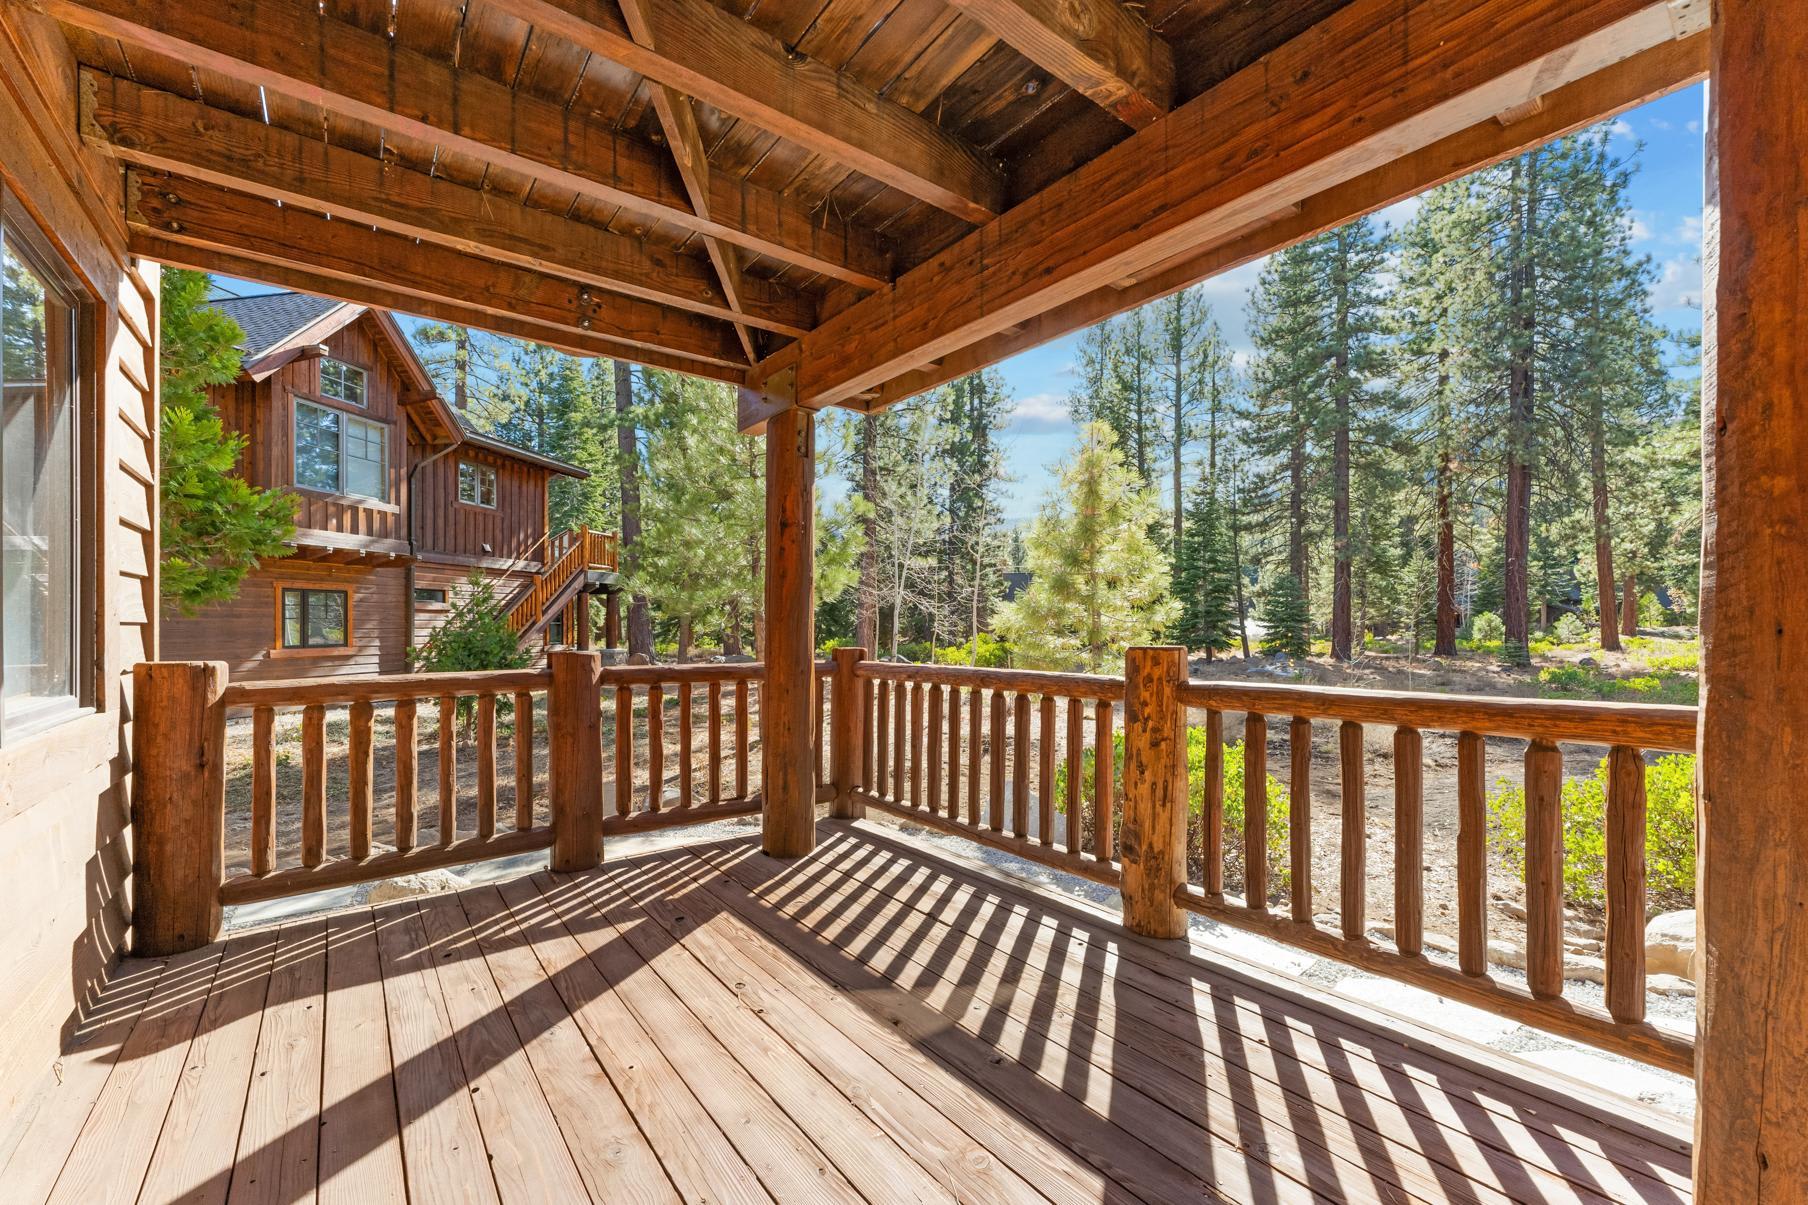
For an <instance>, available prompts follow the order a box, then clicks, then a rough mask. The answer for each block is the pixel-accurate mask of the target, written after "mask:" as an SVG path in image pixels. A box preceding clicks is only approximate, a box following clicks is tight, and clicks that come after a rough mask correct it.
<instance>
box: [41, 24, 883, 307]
mask: <svg viewBox="0 0 1808 1205" xmlns="http://www.w3.org/2000/svg"><path fill="white" fill-rule="evenodd" d="M24 2H27V3H30V4H31V5H33V6H35V7H37V8H40V9H42V10H43V11H44V12H46V13H49V14H50V15H51V16H53V17H55V18H57V19H58V20H60V21H63V22H65V23H66V24H69V25H73V26H76V27H78V28H81V29H86V30H89V31H91V32H94V33H98V34H100V35H102V36H104V37H108V38H118V39H119V40H121V41H122V42H125V43H126V44H128V45H131V46H142V47H144V48H146V49H149V50H154V51H156V52H158V53H159V54H164V55H168V56H170V57H172V58H175V59H178V60H180V61H182V62H186V63H192V64H193V65H195V66H196V67H199V68H203V69H206V70H209V71H216V72H219V73H220V74H222V75H227V76H231V77H233V78H235V79H240V80H244V81H245V82H247V83H250V84H255V85H257V86H259V87H263V88H267V89H268V90H270V91H271V92H275V93H279V94H281V95H283V96H288V97H292V98H294V99H296V100H300V101H302V102H304V103H307V104H311V105H317V106H319V107H320V109H321V110H322V112H323V114H328V115H337V116H341V117H349V118H353V119H356V120H358V121H363V122H368V123H370V124H372V125H375V126H379V127H381V128H382V129H385V130H389V131H392V132H394V133H396V134H401V135H405V136H407V137H409V138H414V139H419V140H420V141H423V142H429V143H434V144H437V145H439V146H442V147H444V148H445V149H447V150H449V151H455V152H457V153H459V154H462V155H468V156H470V157H472V158H474V159H477V160H479V161H481V162H484V163H487V164H490V165H492V166H495V167H501V168H506V169H507V170H509V171H513V172H518V173H520V174H522V175H525V176H529V177H531V178H534V179H538V180H544V181H546V182H547V183H549V184H554V185H557V186H558V187H560V188H564V189H569V190H570V191H573V192H576V193H580V194H582V195H584V196H587V197H592V198H595V199H596V200H599V201H603V202H605V203H608V204H612V205H620V206H622V207H623V208H625V209H627V210H628V211H629V212H631V213H634V214H637V215H639V216H640V217H642V218H643V219H645V220H647V221H649V222H650V221H662V222H669V223H671V224H672V225H674V226H677V227H680V228H682V229H685V230H690V231H693V232H695V233H698V234H708V235H711V236H713V237H716V238H720V239H724V240H726V241H728V242H731V243H734V244H736V245H737V246H740V247H742V248H745V249H746V250H747V251H749V252H753V253H757V254H760V255H766V256H770V257H771V258H773V259H775V260H779V261H781V262H784V263H790V264H795V265H797V266H798V267H801V268H804V269H806V270H808V271H812V272H821V273H823V274H824V275H827V276H832V277H834V278H836V279H838V280H844V281H847V282H849V283H851V284H855V285H858V286H860V287H861V288H865V289H873V288H878V287H879V286H880V285H882V284H884V283H885V282H886V281H888V280H889V279H890V278H891V275H892V273H891V255H890V252H889V250H887V249H886V247H885V246H884V243H883V241H882V240H881V239H880V238H879V237H878V236H877V235H875V234H873V233H872V232H871V231H868V230H864V229H862V228H860V227H858V226H854V225H851V224H849V223H847V222H844V221H842V220H841V219H839V218H838V217H836V216H835V215H834V214H832V213H827V212H824V211H823V210H822V209H821V208H816V209H806V208H804V207H803V206H801V205H799V204H797V203H796V202H795V201H793V200H791V199H790V198H787V197H785V196H783V195H782V194H779V193H776V192H773V191H771V190H770V189H763V188H759V187H756V186H753V185H749V184H745V183H743V182H741V181H734V180H725V179H724V180H717V181H715V182H713V184H712V191H711V194H710V198H711V201H710V212H711V214H712V215H713V217H712V218H710V219H705V218H702V217H700V216H699V215H698V214H697V213H696V212H695V211H694V210H693V209H692V208H691V206H690V204H689V202H688V200H687V198H686V197H685V194H684V190H683V186H682V183H681V181H679V180H678V179H677V178H676V177H675V175H674V173H673V171H672V169H671V164H670V162H669V161H668V159H667V157H666V154H665V152H663V151H661V150H660V149H659V148H657V147H653V146H649V145H647V144H645V143H642V142H639V141H636V140H635V139H632V138H628V137H625V136H623V135H621V134H620V133H618V132H617V131H615V130H613V129H611V128H609V127H607V126H605V125H603V124H602V123H600V122H595V121H591V120H589V119H587V118H585V117H583V116H582V115H580V114H578V113H575V112H572V111H570V110H568V109H564V108H561V107H560V106H558V105H556V104H553V103H551V102H548V101H544V100H541V99H539V98H537V97H534V96H532V95H529V94H527V93H522V92H516V91H514V90H512V89H510V88H509V87H507V86H506V85H504V84H502V83H500V82H498V81H496V80H494V79H491V78H489V77H487V76H483V75H480V74H478V73H476V72H473V71H470V70H466V69H463V68H460V67H457V66H454V65H452V64H450V63H447V62H443V61H441V60H439V59H437V58H433V57H431V56H428V55H425V54H421V53H419V52H417V51H413V50H409V49H407V48H406V47H403V46H400V45H398V44H397V43H395V42H394V41H393V40H391V39H388V38H383V37H380V36H378V35H375V34H371V33H367V32H366V31H364V30H362V29H360V28H358V27H357V26H354V25H351V24H348V23H346V22H343V21H338V20H334V19H333V18H331V17H329V16H326V15H325V14H324V13H323V12H321V10H320V9H319V7H318V6H317V5H315V4H312V3H304V2H303V0H259V2H258V3H257V4H255V5H225V4H197V3H187V2H185V0H24Z"/></svg>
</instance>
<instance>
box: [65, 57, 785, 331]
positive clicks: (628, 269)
mask: <svg viewBox="0 0 1808 1205" xmlns="http://www.w3.org/2000/svg"><path fill="white" fill-rule="evenodd" d="M80 95H81V130H82V136H83V138H84V140H85V141H87V143H88V144H89V145H90V146H92V147H94V148H96V149H97V150H100V151H101V152H102V153H104V154H108V155H111V156H113V157H115V158H118V159H121V160H123V161H125V162H127V163H132V164H136V165H138V166H141V167H148V168H154V169H157V170H159V171H169V172H176V173H180V174H181V175H184V176H189V177H192V178H195V179H199V180H205V181H207V182H209V183H214V184H221V185H225V186H227V187H230V188H233V189H237V190H239V191H243V192H249V193H252V194H254V195H257V196H261V197H268V198H271V199H274V200H279V201H282V202H283V203H284V204H286V205H304V206H310V207H314V208H318V209H321V210H324V211H325V212H328V213H330V214H332V215H334V216H335V217H340V218H345V219H349V220H352V221H357V222H364V223H369V224H372V225H378V226H383V227H385V228H387V229H390V230H395V231H398V232H400V233H403V234H407V235H410V236H412V237H415V238H420V239H425V240H431V241H433V242H436V243H439V244H441V245H443V246H448V247H454V248H457V249H459V250H463V251H468V252H471V253H473V254H477V255H483V256H487V257H490V258H495V259H500V260H504V261H505V262H508V263H513V264H517V265H519V266H522V267H526V268H532V269H534V270H536V271H544V272H554V273H557V274H559V275H562V276H567V277H570V278H573V279H576V280H582V281H585V282H588V283H590V284H593V285H596V286H599V287H601V288H605V289H610V290H612V291H615V292H618V293H622V294H625V295H626V296H630V297H638V298H641V299H643V300H648V301H655V302H659V303H662V304H667V305H673V306H676V307H679V308H681V309H687V310H691V311H693V312H695V313H699V314H707V315H710V316H712V317H719V318H727V319H730V320H736V319H739V320H742V321H747V322H752V323H754V324H756V325H758V326H761V327H764V328H766V329H768V330H774V331H778V332H780V333H782V334H788V335H798V334H802V333H803V332H804V331H805V330H808V329H809V328H810V326H811V325H813V323H814V307H813V305H812V304H811V302H810V300H809V299H808V298H806V297H803V296H801V295H800V294H798V293H796V292H794V291H792V290H788V289H781V288H779V287H777V286H774V285H772V284H770V283H769V282H766V281H751V282H748V286H747V288H745V289H744V290H743V293H742V295H741V298H740V301H741V305H740V306H739V307H738V308H737V307H736V306H731V305H730V304H729V303H728V301H727V300H726V299H725V298H724V297H723V295H722V292H721V289H720V288H719V286H718V285H717V283H716V281H715V279H714V277H713V276H712V274H711V272H710V269H709V265H708V264H706V263H704V262H703V261H701V260H699V259H698V258H697V257H695V256H693V255H686V254H683V253H681V252H678V251H673V250H670V249H664V248H659V247H654V246H651V245H649V244H648V243H646V242H644V241H642V240H638V239H631V238H627V237H625V236H623V235H619V234H615V233H613V232H611V231H608V230H605V229H603V228H602V227H599V226H593V225H590V224H589V223H587V222H580V221H578V220H576V219H574V218H566V217H561V216H559V215H558V214H554V213H548V212H546V211H544V210H540V209H534V208H531V207H529V206H526V205H521V204H518V203H516V202H513V201H510V200H507V199H506V198H504V197H501V196H498V195H497V194H495V193H493V192H487V191H484V190H482V189H477V188H467V187H465V186H464V185H461V184H454V183H453V182H451V181H450V180H446V179H444V178H442V177H438V176H432V175H428V174H427V173H425V172H417V171H413V170H410V169H408V168H403V167H398V166H396V165H395V164H391V163H385V162H384V161H383V160H381V159H377V158H374V157H373V156H370V155H360V154H357V153H356V152H353V151H348V150H345V149H343V148H341V147H336V146H333V145H331V144H330V143H327V142H323V141H320V140H318V139H314V138H304V137H302V136H301V135H299V134H296V133H293V132H292V131H289V130H285V129H282V128H280V127H277V126H271V125H265V124H264V123H262V122H259V121H254V120H252V119H251V118H248V117H239V116H237V115H236V114H232V113H228V112H226V111H224V110H222V109H215V108H211V107H209V106H207V105H203V104H201V103H199V102H197V101H192V100H186V99H184V98H182V97H180V96H176V95H174V94H172V93H168V92H160V91H158V90H156V89H153V88H144V87H141V86H139V85H137V84H134V83H132V82H131V81H130V80H124V79H120V78H118V77H116V76H110V75H107V74H105V73H103V72H98V71H94V70H92V69H89V68H83V69H82V74H81V89H80Z"/></svg>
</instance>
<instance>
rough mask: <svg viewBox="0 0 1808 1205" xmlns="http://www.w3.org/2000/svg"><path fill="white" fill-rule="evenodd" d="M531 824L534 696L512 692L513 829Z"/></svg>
mask: <svg viewBox="0 0 1808 1205" xmlns="http://www.w3.org/2000/svg"><path fill="white" fill-rule="evenodd" d="M533 826H534V696H532V695H531V694H529V693H527V692H526V691H525V690H518V691H516V692H515V831H517V832H525V831H527V830H528V829H530V828H532V827H533Z"/></svg>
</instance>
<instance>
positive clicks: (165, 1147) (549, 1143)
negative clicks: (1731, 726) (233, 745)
mask: <svg viewBox="0 0 1808 1205" xmlns="http://www.w3.org/2000/svg"><path fill="white" fill-rule="evenodd" d="M818 836H819V844H818V846H817V849H816V851H815V852H814V853H812V854H811V855H809V856H807V857H804V858H801V859H795V860H785V861H780V860H776V859H772V858H768V857H766V856H765V855H763V854H761V853H760V852H759V849H758V846H757V843H756V841H755V840H753V839H752V838H748V839H742V840H734V841H728V842H719V843H713V844H703V845H695V846H690V847H686V848H678V849H672V850H667V851H662V852H656V853H652V854H646V855H642V856H638V857H631V858H625V859H622V860H620V861H616V862H611V863H610V864H608V865H605V866H603V867H600V868H597V869H593V870H588V871H583V872H580V873H576V874H569V875H555V874H549V873H539V874H534V875H531V876H528V877H523V878H514V879H509V880H506V881H501V882H497V883H493V884H486V885H483V886H478V887H473V888H471V889H469V890H466V891H464V892H462V893H460V894H457V895H442V896H435V897H427V898H423V899H420V900H409V901H405V902H399V903H392V904H386V905H382V906H378V907H376V908H360V909H356V910H352V911H344V912H338V913H334V914H332V915H329V916H324V917H322V916H315V917H310V918H306V919H302V920H296V921H291V922H289V923H287V924H285V925H283V926H282V927H280V928H266V929H257V930H252V931H248V932H243V933H238V934H234V935H232V936H231V937H230V938H229V939H228V940H226V941H224V942H217V943H213V944H209V945H207V946H205V947H203V948H201V949H198V950H194V951H191V952H187V953H184V954H180V955H176V956H173V957H170V958H167V959H161V960H131V961H127V962H126V963H124V964H123V965H122V966H121V967H120V968H119V969H118V972H117V973H116V975H115V976H114V977H113V980H112V982H111V983H110V985H109V987H108V991H107V994H106V997H105V998H104V999H103V1000H102V1001H101V1002H100V1005H99V1007H98V1008H97V1009H96V1010H95V1014H94V1016H93V1019H92V1020H91V1021H90V1023H89V1025H88V1027H87V1029H86V1030H85V1031H84V1032H83V1034H82V1035H81V1037H80V1040H79V1042H78V1045H77V1046H76V1047H75V1049H73V1050H72V1051H71V1052H70V1053H69V1055H68V1056H67V1058H66V1059H65V1064H64V1065H65V1074H64V1076H63V1079H62V1082H61V1084H60V1085H59V1086H58V1087H57V1088H56V1089H55V1090H54V1092H53V1093H52V1094H50V1095H48V1096H46V1097H44V1098H43V1099H41V1100H39V1101H37V1102H35V1105H36V1114H35V1116H34V1117H33V1119H32V1121H31V1122H30V1124H29V1126H28V1128H27V1129H26V1130H25V1131H24V1133H23V1134H22V1136H21V1138H20V1141H19V1143H18V1145H17V1146H16V1147H15V1148H14V1150H13V1151H12V1152H11V1154H10V1158H9V1159H8V1160H7V1162H6V1165H5V1167H4V1170H0V1183H4V1184H6V1185H7V1190H6V1194H5V1195H6V1197H7V1199H8V1200H11V1201H18V1202H27V1201H30V1202H37V1201H42V1200H46V1199H49V1200H56V1201H74V1202H96V1201H130V1200H134V1199H136V1200H140V1201H146V1202H150V1201H168V1200H174V1199H177V1198H179V1197H180V1198H182V1199H185V1200H226V1199H228V1197H230V1199H232V1200H235V1201H236V1200H241V1199H246V1200H250V1199H256V1200H263V1201H276V1202H294V1201H299V1200H312V1199H315V1194H316V1192H317V1193H318V1199H319V1200H321V1201H355V1202H360V1203H376V1202H383V1201H401V1200H413V1201H427V1200H461V1201H463V1200H468V1201H494V1200H501V1201H523V1202H548V1201H577V1200H585V1199H589V1200H595V1201H609V1202H615V1201H626V1200H636V1201H656V1200H677V1199H689V1200H697V1199H704V1198H707V1199H709V1200H716V1201H765V1200H787V1201H827V1200H844V1201H853V1200H866V1201H875V1202H879V1201H884V1202H892V1201H904V1200H925V1201H927V1200H935V1201H951V1200H958V1201H1018V1200H1022V1201H1032V1200H1035V1201H1040V1200H1051V1201H1072V1202H1082V1201H1084V1202H1094V1201H1100V1200H1111V1201H1136V1200H1142V1201H1163V1202H1166V1201H1184V1200H1226V1201H1239V1202H1242V1201H1265V1202H1286V1201H1369V1200H1383V1201H1408V1200H1410V1201H1430V1200H1463V1201H1488V1202H1508V1201H1514V1202H1523V1201H1577V1200H1583V1201H1681V1200H1686V1199H1688V1197H1689V1187H1688V1185H1689V1145H1688V1139H1687V1134H1686V1130H1685V1128H1684V1127H1683V1125H1682V1124H1680V1123H1678V1122H1677V1121H1675V1120H1674V1119H1666V1118H1664V1117H1662V1116H1660V1115H1657V1114H1653V1113H1648V1112H1646V1111H1645V1110H1643V1109H1641V1108H1640V1107H1639V1106H1637V1105H1636V1104H1634V1103H1632V1102H1628V1101H1625V1100H1620V1099H1614V1098H1608V1097H1605V1096H1603V1095H1601V1094H1599V1093H1597V1092H1594V1091H1592V1090H1591V1089H1589V1088H1587V1087H1584V1086H1582V1085H1579V1084H1576V1083H1573V1082H1568V1081H1564V1080H1562V1079H1560V1078H1558V1077H1556V1076H1554V1075H1551V1074H1549V1073H1544V1072H1536V1071H1534V1070H1533V1069H1530V1068H1529V1066H1528V1065H1521V1064H1515V1063H1513V1062H1512V1061H1511V1060H1510V1059H1507V1058H1505V1057H1503V1056H1500V1055H1497V1054H1493V1053H1491V1052H1488V1051H1484V1050H1482V1049H1479V1048H1477V1047H1474V1046H1471V1045H1469V1044H1468V1043H1465V1042H1463V1041H1461V1040H1459V1039H1454V1038H1451V1037H1449V1036H1448V1035H1443V1034H1438V1033H1434V1032H1432V1031H1429V1030H1427V1029H1425V1028H1423V1027H1422V1026H1420V1025H1417V1024H1415V1023H1413V1022H1412V1021H1409V1020H1406V1019H1404V1018H1401V1017H1398V1016H1390V1015H1386V1014H1384V1013H1381V1012H1378V1011H1377V1010H1375V1009H1373V1008H1367V1007H1361V1006H1356V1005H1353V1004H1351V1003H1350V1002H1348V1001H1343V1000H1338V999H1336V998H1332V997H1328V996H1326V995H1325V994H1323V993H1322V992H1319V991H1317V990H1309V989H1305V988H1304V987H1303V985H1301V984H1299V983H1297V982H1290V981H1287V980H1284V979H1282V978H1280V977H1278V976H1276V975H1274V974H1273V973H1268V972H1262V971H1260V970H1257V969H1254V968H1252V967H1248V966H1245V965H1242V964H1239V963H1238V962H1236V961H1235V960H1234V959H1231V958H1228V957H1226V956H1224V955H1222V954H1217V953H1214V954H1212V955H1210V956H1201V954H1200V953H1199V952H1197V951H1191V950H1188V949H1186V948H1185V947H1184V946H1183V945H1181V944H1178V943H1173V942H1155V941H1150V940H1148V939H1144V938H1139V937H1135V936H1130V935H1126V934H1125V933H1124V931H1123V930H1122V928H1121V927H1120V926H1119V925H1118V924H1116V923H1115V920H1114V918H1113V917H1112V916H1111V915H1109V914H1107V913H1103V912H1100V911H1097V910H1093V909H1090V908H1086V907H1082V906H1079V905H1076V904H1073V903H1072V902H1069V901H1065V900H1062V899H1060V898H1057V897H1056V896H1054V895H1052V894H1045V893H1042V892H1040V891H1037V890H1035V889H1032V888H1028V887H1025V886H1022V885H1020V884H1017V883H1012V882H1008V881H1006V880H1004V879H1003V878H1002V877H1001V876H998V875H996V874H993V873H991V872H989V871H987V870H986V869H985V868H983V867H978V866H977V865H976V864H971V863H965V862H961V861H958V860H954V859H950V858H947V857H944V856H940V855H937V854H933V853H929V852H926V851H925V849H924V848H923V847H921V846H918V845H916V844H914V843H910V842H907V841H904V840H900V839H898V838H896V837H895V836H892V835H889V834H888V833H886V832H883V831H880V830H879V829H878V828H877V827H876V826H874V825H872V824H870V823H852V822H845V821H825V822H823V824H822V826H821V828H820V831H819V834H818Z"/></svg>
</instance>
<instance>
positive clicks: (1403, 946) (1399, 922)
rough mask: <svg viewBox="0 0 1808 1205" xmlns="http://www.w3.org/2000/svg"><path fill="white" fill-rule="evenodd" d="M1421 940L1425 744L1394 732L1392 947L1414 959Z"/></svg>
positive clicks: (1411, 733)
mask: <svg viewBox="0 0 1808 1205" xmlns="http://www.w3.org/2000/svg"><path fill="white" fill-rule="evenodd" d="M1424 937H1425V742H1424V739H1423V738H1422V737H1421V736H1420V735H1419V730H1418V729H1417V728H1396V729H1395V730H1394V946H1395V948H1396V949H1398V950H1399V951H1400V953H1402V954H1405V955H1408V956H1409V957H1415V956H1417V955H1418V953H1419V951H1420V949H1421V948H1422V946H1423V943H1424Z"/></svg>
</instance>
